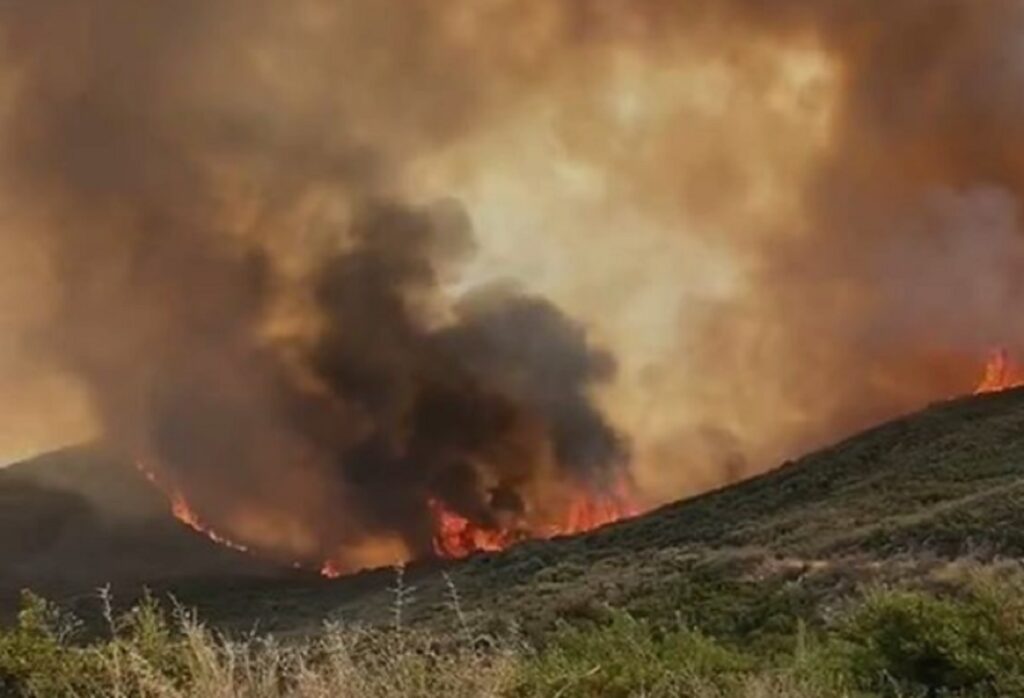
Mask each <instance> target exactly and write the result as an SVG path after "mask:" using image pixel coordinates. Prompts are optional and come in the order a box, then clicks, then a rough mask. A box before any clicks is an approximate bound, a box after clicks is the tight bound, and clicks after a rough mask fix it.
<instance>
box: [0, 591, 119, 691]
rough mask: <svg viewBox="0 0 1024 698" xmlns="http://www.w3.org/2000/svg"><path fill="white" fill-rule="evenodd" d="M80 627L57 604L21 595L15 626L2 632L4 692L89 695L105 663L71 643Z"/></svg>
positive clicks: (0, 680)
mask: <svg viewBox="0 0 1024 698" xmlns="http://www.w3.org/2000/svg"><path fill="white" fill-rule="evenodd" d="M77 630H78V627H77V624H76V623H75V622H74V621H73V620H72V619H71V618H69V617H67V616H64V615H62V614H61V613H60V612H59V610H58V609H57V607H56V606H53V605H51V604H49V603H47V602H46V601H45V600H43V599H41V598H39V597H37V596H34V595H33V594H30V593H27V592H26V593H25V594H23V596H22V609H21V612H20V613H19V614H18V623H17V625H16V626H15V627H14V628H12V629H10V630H7V631H3V632H0V696H5V697H7V696H12V697H14V696H16V697H18V698H21V697H22V696H60V695H69V694H86V693H87V692H88V690H89V686H90V685H93V684H94V683H95V680H96V677H97V676H98V675H99V674H100V672H101V662H100V657H99V656H98V654H96V653H95V652H91V651H87V650H83V649H79V648H76V647H74V646H73V645H72V644H71V640H72V639H73V636H74V635H75V634H76V632H77Z"/></svg>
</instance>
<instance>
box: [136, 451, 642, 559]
mask: <svg viewBox="0 0 1024 698" xmlns="http://www.w3.org/2000/svg"><path fill="white" fill-rule="evenodd" d="M136 467H137V468H138V470H139V472H141V473H142V474H143V475H144V476H145V478H146V479H147V480H148V481H149V482H151V483H152V484H153V485H154V486H155V487H157V488H158V489H159V490H161V491H162V492H163V493H164V494H165V495H166V496H167V498H168V500H169V502H170V507H171V514H173V516H174V518H176V519H177V520H178V521H180V522H181V523H182V524H184V525H186V526H188V527H189V528H191V529H192V530H194V531H196V532H197V533H200V534H202V535H204V536H206V537H207V538H209V539H210V540H212V541H214V542H215V543H218V544H219V545H223V546H226V547H228V548H231V549H233V550H237V551H240V552H246V553H249V552H252V551H251V550H250V548H249V547H248V546H246V545H244V544H242V543H239V542H237V541H235V540H232V539H230V538H227V537H225V536H223V535H221V534H220V533H218V532H217V531H215V530H214V529H213V528H212V527H211V526H210V525H208V524H207V523H206V522H204V521H203V520H202V518H201V517H200V516H199V514H198V513H197V512H196V511H195V509H193V508H192V507H191V506H190V505H189V503H188V500H187V499H186V497H185V495H184V494H183V493H182V492H181V490H180V489H178V488H177V487H174V486H172V485H170V484H168V483H167V482H166V481H165V480H164V479H162V478H161V477H160V476H159V475H158V474H157V473H156V471H155V470H153V469H150V468H148V467H147V466H146V465H145V464H144V463H142V462H137V463H136ZM632 501H633V497H632V496H631V495H630V494H629V488H628V486H626V485H625V484H621V483H620V484H619V485H617V486H616V487H614V488H613V489H612V491H610V492H604V493H597V492H592V491H587V490H580V491H578V492H575V493H574V494H573V495H572V496H571V497H570V499H569V502H568V504H567V505H566V506H565V507H564V510H563V511H562V513H561V514H560V515H559V517H558V520H557V521H556V522H554V523H550V522H548V523H545V524H542V525H534V526H530V525H527V524H525V523H523V522H518V523H516V524H515V525H509V526H501V527H495V528H489V527H486V526H481V525H479V524H476V523H474V522H472V521H470V520H469V519H467V518H466V517H464V516H462V515H461V514H459V513H457V512H455V511H453V510H451V509H450V508H448V507H446V506H445V505H444V504H443V503H442V502H441V501H440V500H439V499H436V498H431V499H429V500H428V502H427V503H428V506H429V508H430V513H431V515H432V518H433V521H434V527H435V530H434V535H433V548H434V553H435V554H436V555H437V556H438V557H443V558H450V559H459V558H464V557H468V556H470V555H472V554H473V553H476V552H496V551H499V550H504V549H506V548H508V547H509V546H511V545H514V544H515V543H518V542H521V541H524V540H527V539H530V538H542V539H548V538H555V537H557V536H566V535H573V534H577V533H583V532H585V531H590V530H592V529H595V528H599V527H601V526H605V525H607V524H610V523H613V522H615V521H619V520H621V519H625V518H630V517H633V516H636V515H637V514H639V513H640V510H639V508H638V507H637V506H636V505H634V504H633V503H632ZM295 566H304V565H300V564H299V563H295ZM318 571H319V573H320V574H321V575H323V576H324V577H328V578H330V579H334V578H337V577H341V576H342V575H344V574H348V573H349V572H352V571H353V569H351V568H350V567H349V566H345V565H343V564H341V563H340V562H339V561H337V560H333V559H329V560H326V561H324V562H323V564H322V565H321V566H320V568H319V570H318Z"/></svg>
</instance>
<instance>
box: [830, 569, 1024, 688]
mask: <svg viewBox="0 0 1024 698" xmlns="http://www.w3.org/2000/svg"><path fill="white" fill-rule="evenodd" d="M839 631H840V637H841V639H842V641H843V642H844V645H845V648H844V649H843V650H841V651H842V652H843V653H844V654H845V657H846V660H847V662H848V667H849V670H850V672H851V674H852V675H853V676H854V677H855V679H856V680H857V681H858V683H859V684H860V685H861V686H862V687H864V688H865V689H870V690H876V691H879V692H882V693H888V694H897V695H902V694H906V693H910V694H912V695H913V694H918V695H926V696H938V695H947V694H952V693H954V692H955V693H956V694H957V695H972V696H1001V697H1005V698H1010V697H1011V696H1024V596H1022V595H1021V594H1019V593H1018V592H1017V590H1015V589H1007V588H1005V587H1000V586H995V585H988V584H984V585H980V586H975V587H974V588H972V589H971V590H969V592H968V593H967V594H966V595H965V596H964V597H963V598H940V597H937V596H934V595H931V594H927V593H924V592H919V591H874V592H871V593H869V594H868V595H867V597H866V598H865V600H864V602H863V603H862V604H861V605H860V606H859V607H858V608H857V609H856V610H854V611H853V612H852V613H851V614H850V615H849V616H848V617H847V618H846V620H845V621H844V622H843V623H842V624H841V626H840V628H839ZM901 692H902V693H901Z"/></svg>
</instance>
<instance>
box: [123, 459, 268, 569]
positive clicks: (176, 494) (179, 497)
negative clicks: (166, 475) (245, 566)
mask: <svg viewBox="0 0 1024 698" xmlns="http://www.w3.org/2000/svg"><path fill="white" fill-rule="evenodd" d="M135 467H137V468H138V469H139V472H141V473H142V474H143V475H144V476H145V478H146V479H147V480H149V481H150V482H151V483H153V484H154V485H155V486H156V487H157V488H158V489H160V490H161V491H163V493H164V494H166V495H167V498H168V499H169V500H170V502H171V514H173V515H174V518H176V519H177V520H178V521H180V522H181V523H183V524H185V525H186V526H188V527H189V528H191V529H192V530H193V531H196V532H197V533H201V534H203V535H204V536H206V537H207V538H209V539H210V540H212V541H213V542H214V543H217V544H219V545H223V546H225V547H228V548H231V549H232V550H237V551H239V552H243V553H247V552H249V548H248V547H246V546H245V545H242V544H241V543H238V542H237V541H233V540H231V539H230V538H225V537H224V536H222V535H220V534H219V533H217V532H216V531H214V530H213V529H212V528H211V527H210V526H207V525H206V524H205V523H203V521H202V519H200V518H199V514H197V513H196V512H195V510H193V509H192V507H191V506H189V503H188V500H187V499H185V495H184V494H182V492H181V491H180V490H178V489H177V488H175V487H171V486H170V485H168V484H166V483H165V482H164V481H163V480H161V479H160V478H159V477H158V476H157V474H156V472H154V471H153V470H150V469H149V468H147V467H146V466H145V465H144V464H143V463H142V462H139V461H136V463H135Z"/></svg>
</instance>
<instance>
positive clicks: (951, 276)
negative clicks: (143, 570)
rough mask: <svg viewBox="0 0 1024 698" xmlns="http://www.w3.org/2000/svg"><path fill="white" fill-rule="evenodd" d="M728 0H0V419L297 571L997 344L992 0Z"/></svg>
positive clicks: (1001, 194)
mask: <svg viewBox="0 0 1024 698" xmlns="http://www.w3.org/2000/svg"><path fill="white" fill-rule="evenodd" d="M765 8H766V4H765V3H763V2H760V1H759V0H694V1H693V2H667V1H664V0H632V1H629V2H625V1H618V0H613V1H609V2H596V1H595V2H587V1H582V2H570V1H568V0H564V1H563V0H493V1H491V2H479V0H453V1H452V2H445V3H437V2H434V1H432V0H409V1H408V2H403V3H401V6H400V7H397V8H396V7H395V6H393V5H390V4H382V3H378V2H373V1H371V0H342V1H337V0H297V1H296V2H294V3H281V2H277V1H275V0H247V1H245V2H242V1H241V0H201V1H200V0H185V1H184V2H181V3H174V4H173V6H172V5H171V4H169V3H158V2H148V3H147V2H138V1H137V0H79V1H77V2H74V3H58V2H39V0H10V1H8V2H4V3H0V133H2V136H3V137H2V139H0V141H2V143H3V146H2V148H0V336H3V337H5V338H11V339H10V341H9V342H7V343H6V344H5V345H4V347H3V351H0V386H2V387H3V388H4V390H5V391H6V392H5V398H6V400H5V404H7V405H17V409H14V408H11V409H9V414H5V419H4V420H0V446H3V447H4V448H9V449H11V450H12V451H14V450H17V451H19V452H22V453H23V452H25V451H26V450H44V449H46V448H48V447H51V446H53V445H55V444H58V443H68V442H71V441H75V440H78V439H83V440H84V439H86V438H94V437H98V438H101V439H102V440H103V441H104V442H105V443H107V444H109V445H110V447H111V448H112V449H113V450H115V451H116V452H117V453H118V454H120V455H123V456H124V457H125V458H126V459H130V460H131V461H133V462H141V463H145V464H147V466H146V467H147V472H148V474H149V475H150V476H151V477H152V478H153V479H154V481H155V482H157V483H159V484H160V485H161V486H162V488H163V489H164V491H165V492H166V493H167V494H168V496H169V497H170V499H171V502H172V504H173V508H174V510H175V514H176V515H177V516H178V517H179V518H181V519H182V520H183V521H185V522H186V523H188V524H189V525H190V526H192V527H193V528H197V529H200V530H203V531H204V532H206V533H207V534H208V535H211V536H216V537H217V538H218V539H219V540H222V541H225V542H226V541H231V542H232V544H233V545H236V546H240V547H243V548H247V549H249V550H251V551H253V552H256V553H258V554H261V555H265V556H268V557H270V558H271V559H275V560H285V561H289V562H298V563H300V564H303V565H310V566H323V567H324V569H325V570H326V571H327V572H329V573H331V574H337V573H342V572H345V571H349V570H353V569H358V568H361V567H365V566H370V565H378V564H388V563H393V562H395V561H400V560H407V559H410V558H413V557H417V556H428V555H442V556H447V557H462V556H465V555H468V554H470V553H472V552H474V551H476V550H493V549H500V548H503V547H506V546H508V545H510V544H512V543H514V542H516V541H519V540H522V539H524V538H528V537H550V536H556V535H561V534H565V533H573V532H577V531H582V530H587V529H589V528H593V527H595V526H599V525H602V524H604V523H607V522H610V521H614V520H616V519H619V518H622V517H624V516H628V515H631V514H633V513H636V512H638V511H640V510H642V509H644V508H647V507H649V506H653V505H656V504H659V503H661V502H664V501H667V500H671V499H676V498H679V497H680V496H684V495H687V494H693V493H696V492H699V491H703V490H706V489H709V488H713V487H717V486H721V485H723V484H725V483H727V482H731V481H734V480H737V479H739V478H742V477H746V476H749V475H752V474H755V473H757V472H760V471H762V470H764V469H765V468H768V467H771V466H773V465H775V464H777V463H779V462H782V461H783V460H785V459H786V458H789V457H792V456H794V455H795V454H797V453H800V452H803V451H805V450H807V449H810V448H813V447H816V446H819V445H822V444H823V443H825V442H828V441H830V440H832V439H835V438H836V437H838V436H840V435H843V434H847V433H850V432H851V431H853V430H856V429H858V428H861V427H864V426H866V425H868V424H870V423H873V422H877V421H880V420H883V419H886V418H888V417H890V416H893V415H896V414H899V413H903V412H906V411H908V410H911V409H914V408H916V407H918V406H921V405H924V404H927V403H928V402H931V401H933V400H935V399H937V398H940V397H942V396H948V395H954V394H960V393H963V392H969V391H970V390H971V388H972V387H973V382H974V381H975V380H976V376H975V372H976V370H977V368H978V367H977V365H976V357H978V356H983V355H984V354H985V352H988V351H989V350H990V349H991V348H992V347H999V346H1005V347H1007V352H1008V353H1007V352H1002V353H997V354H995V355H994V356H993V359H992V361H991V362H990V364H989V367H988V369H987V371H986V375H985V378H984V380H983V381H982V382H981V384H980V385H979V386H977V387H978V390H979V392H986V391H991V390H997V389H1001V388H1003V387H1009V386H1011V385H1016V384H1019V383H1021V381H1022V379H1024V376H1022V371H1021V370H1020V369H1019V367H1017V366H1015V365H1014V364H1013V361H1012V360H1011V358H1010V357H1011V356H1013V355H1015V352H1018V351H1020V350H1021V348H1022V347H1024V324H1021V323H1020V322H1018V321H1017V320H1016V315H1015V309H1016V308H1018V307H1020V305H1021V303H1022V301H1024V244H1022V235H1021V230H1020V227H1021V226H1020V200H1021V196H1024V167H1022V165H1021V160H1020V158H1019V156H1018V155H1016V154H1017V153H1019V152H1022V149H1021V146H1022V145H1024V143H1022V141H1024V125H1022V124H1024V122H1022V121H1021V119H1019V118H1018V116H1019V114H1018V112H1019V111H1020V110H1021V107H1022V106H1024V100H1022V98H1021V97H1020V96H1021V95H1024V90H1022V89H1021V83H1022V81H1024V70H1022V69H1021V68H1020V65H1021V61H1020V60H1018V55H1019V53H1020V52H1019V50H1018V49H1017V47H1018V45H1019V43H1020V42H1019V28H1020V26H1022V25H1024V10H1022V9H1021V7H1020V4H1019V3H1016V2H1012V1H1011V0H992V1H991V2H984V3H983V2H977V1H976V0H935V2H933V3H923V2H920V1H918V0H893V1H892V2H887V3H865V2H863V1H861V0H784V1H780V2H778V3H773V4H772V7H771V9H765ZM54 46H59V47H61V50H60V51H54V50H53V47H54ZM5 429H6V430H5Z"/></svg>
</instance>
